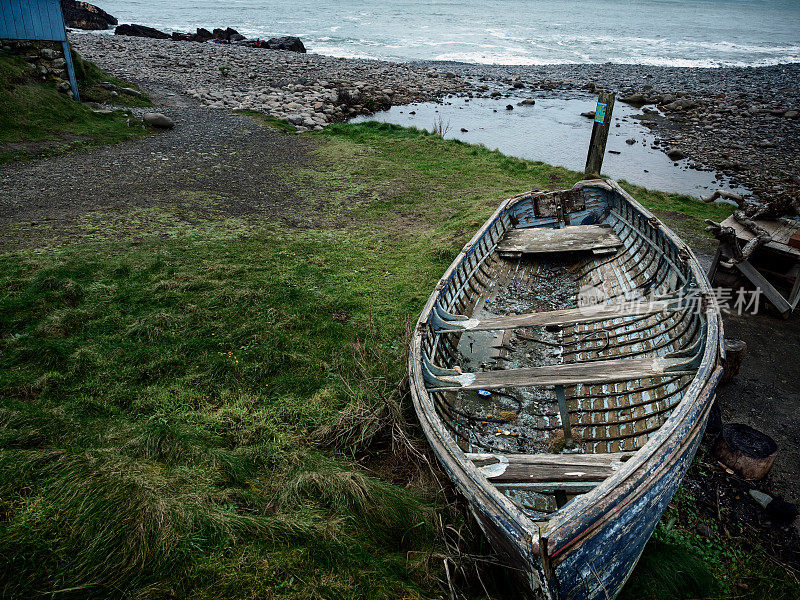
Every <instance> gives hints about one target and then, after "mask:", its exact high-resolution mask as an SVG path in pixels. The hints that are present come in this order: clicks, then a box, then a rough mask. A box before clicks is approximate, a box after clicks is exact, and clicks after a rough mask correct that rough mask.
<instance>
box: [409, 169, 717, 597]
mask: <svg viewBox="0 0 800 600" xmlns="http://www.w3.org/2000/svg"><path fill="white" fill-rule="evenodd" d="M721 340H722V322H721V319H720V315H719V310H718V307H717V304H716V302H715V300H714V297H713V294H712V293H711V289H710V286H709V283H708V281H707V279H706V277H705V275H704V273H703V270H702V269H701V268H700V265H699V264H698V262H697V259H696V258H695V256H694V255H693V253H692V252H691V250H690V249H689V248H688V247H687V246H686V245H685V244H684V243H683V242H682V241H681V240H680V239H679V238H678V237H677V236H676V235H675V234H674V233H673V232H671V231H670V230H669V229H668V228H667V227H665V226H664V225H663V224H662V223H661V222H660V221H659V220H658V219H657V218H656V217H655V216H653V215H652V214H651V213H649V212H648V211H647V210H646V209H644V208H643V207H642V206H641V205H640V204H638V203H637V202H636V201H635V200H634V199H633V198H632V197H631V196H630V195H628V194H627V193H626V192H625V191H624V190H623V189H622V188H620V186H619V185H618V184H617V183H616V182H613V181H608V180H593V181H584V182H581V183H579V184H577V185H576V186H575V187H573V188H572V189H569V190H563V191H559V192H550V193H528V194H522V195H519V196H516V197H514V198H510V199H508V200H505V201H504V202H503V203H502V204H501V205H500V207H499V208H498V209H497V211H496V212H495V213H494V215H492V217H491V218H490V219H489V220H488V221H487V222H486V223H485V224H484V225H483V226H482V227H481V228H480V230H479V231H478V232H477V233H476V234H475V236H474V237H473V238H472V239H471V240H470V242H469V243H468V244H467V245H466V246H465V247H464V249H463V250H462V252H461V253H460V254H459V256H458V257H457V258H456V260H455V261H453V263H452V265H451V266H450V268H449V269H448V270H447V271H446V273H445V274H444V276H443V277H442V279H441V281H440V282H439V284H438V285H437V287H436V289H435V291H434V292H433V294H431V296H430V298H429V300H428V302H427V304H426V305H425V308H424V309H423V311H422V314H421V316H420V318H419V321H418V323H417V328H416V330H415V332H414V336H413V340H412V344H411V354H410V359H409V370H410V380H411V390H412V397H413V401H414V405H415V408H416V411H417V415H418V416H419V419H420V422H421V424H422V427H423V429H424V432H425V435H426V437H427V438H428V440H429V442H430V444H431V446H432V447H433V450H434V452H435V453H436V455H437V457H438V459H439V461H440V463H441V464H442V466H443V468H444V469H445V471H446V472H447V473H448V475H449V476H450V477H451V478H452V480H453V481H454V482H455V484H456V486H457V487H458V489H459V491H460V492H461V493H462V494H463V495H464V496H465V497H466V499H467V501H468V502H469V503H470V506H471V508H472V511H473V513H474V515H475V517H476V518H477V520H478V522H479V523H480V525H481V527H482V528H483V530H484V532H485V533H486V535H487V536H488V538H489V539H490V540H491V542H492V544H493V546H494V548H495V550H496V551H497V552H498V553H499V554H501V555H502V556H503V557H504V558H505V560H506V561H507V564H508V566H509V568H510V572H512V573H514V574H516V575H518V576H520V577H521V579H522V581H523V584H524V586H525V587H526V588H527V589H528V590H529V593H530V595H532V596H533V597H538V598H558V599H574V600H579V599H583V598H603V599H605V598H613V597H615V596H616V595H617V593H618V592H619V591H620V589H621V588H622V586H623V585H624V583H625V581H626V579H627V577H628V576H629V575H630V573H631V571H632V570H633V567H634V566H635V564H636V561H637V560H638V558H639V556H640V555H641V552H642V550H643V549H644V546H645V543H646V542H647V540H648V538H649V537H650V535H651V533H652V532H653V529H654V528H655V525H656V523H657V522H658V520H659V518H660V516H661V514H662V512H663V511H664V509H665V508H666V506H667V504H668V503H669V501H670V500H671V498H672V496H673V494H674V493H675V491H676V490H677V488H678V485H679V484H680V481H681V479H682V478H683V476H684V474H685V473H686V470H687V468H688V466H689V463H690V462H691V460H692V457H693V456H694V454H695V452H696V450H697V447H698V444H699V443H700V439H701V438H702V435H703V431H704V429H705V424H706V420H707V417H708V413H709V410H710V407H711V403H712V401H713V398H714V390H715V387H716V384H717V381H718V379H719V377H720V375H721V372H722V370H721V366H720V365H721V357H722V352H723V349H722V343H721Z"/></svg>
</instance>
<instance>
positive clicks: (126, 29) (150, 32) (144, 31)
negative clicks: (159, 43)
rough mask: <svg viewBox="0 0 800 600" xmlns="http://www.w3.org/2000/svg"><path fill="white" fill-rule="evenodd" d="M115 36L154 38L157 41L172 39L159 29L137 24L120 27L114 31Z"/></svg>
mask: <svg viewBox="0 0 800 600" xmlns="http://www.w3.org/2000/svg"><path fill="white" fill-rule="evenodd" d="M114 35H131V36H133V37H144V38H153V39H156V40H168V39H170V37H171V36H170V35H169V34H168V33H164V32H163V31H159V30H158V29H153V28H152V27H146V26H145V25H135V24H132V25H120V26H118V27H117V28H116V29H115V30H114Z"/></svg>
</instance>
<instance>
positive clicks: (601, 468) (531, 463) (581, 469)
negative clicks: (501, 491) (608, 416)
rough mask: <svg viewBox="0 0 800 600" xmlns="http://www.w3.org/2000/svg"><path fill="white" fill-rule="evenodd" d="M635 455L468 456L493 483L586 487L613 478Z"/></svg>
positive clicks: (627, 453)
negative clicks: (580, 484) (582, 485)
mask: <svg viewBox="0 0 800 600" xmlns="http://www.w3.org/2000/svg"><path fill="white" fill-rule="evenodd" d="M633 455H634V453H633V452H616V453H608V454H483V453H479V454H478V453H476V454H467V458H468V459H469V460H471V461H472V464H474V465H475V466H476V467H478V469H479V470H480V471H481V473H483V474H484V475H485V476H486V478H487V479H488V480H489V481H491V482H493V483H511V482H515V483H516V482H519V483H551V484H555V483H557V482H558V483H585V482H599V481H603V480H604V479H606V478H607V477H610V476H611V475H613V474H614V473H615V472H616V471H617V470H619V468H620V467H621V466H622V464H623V463H624V462H625V461H626V460H628V459H629V458H630V457H632V456H633Z"/></svg>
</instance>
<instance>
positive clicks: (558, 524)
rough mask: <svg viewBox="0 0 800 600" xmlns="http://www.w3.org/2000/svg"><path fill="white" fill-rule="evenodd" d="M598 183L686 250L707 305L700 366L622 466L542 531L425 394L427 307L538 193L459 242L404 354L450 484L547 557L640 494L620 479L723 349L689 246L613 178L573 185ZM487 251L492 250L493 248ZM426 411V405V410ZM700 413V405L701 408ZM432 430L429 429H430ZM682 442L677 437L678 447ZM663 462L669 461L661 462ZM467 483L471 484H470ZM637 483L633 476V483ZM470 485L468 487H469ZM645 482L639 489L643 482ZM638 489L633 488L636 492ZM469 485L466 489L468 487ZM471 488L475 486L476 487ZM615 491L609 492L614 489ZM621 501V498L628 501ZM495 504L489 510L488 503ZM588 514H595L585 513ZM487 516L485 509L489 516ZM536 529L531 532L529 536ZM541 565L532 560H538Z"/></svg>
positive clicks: (695, 395) (643, 458)
mask: <svg viewBox="0 0 800 600" xmlns="http://www.w3.org/2000/svg"><path fill="white" fill-rule="evenodd" d="M592 187H595V188H596V187H599V188H602V189H605V190H607V191H609V192H612V193H616V194H618V195H619V196H620V197H621V199H622V201H624V202H627V203H628V204H629V205H630V206H631V208H632V209H633V210H635V211H636V212H638V213H639V214H640V216H642V217H644V218H645V219H647V220H648V221H650V222H651V223H652V222H653V221H652V220H653V219H655V221H656V223H657V225H653V227H655V228H657V229H658V230H660V232H661V233H662V234H663V235H664V237H665V240H666V242H668V243H669V245H671V246H672V247H673V249H674V250H676V251H678V252H685V254H684V255H683V256H685V257H686V260H685V262H686V263H687V266H688V268H689V272H690V273H689V274H690V277H689V278H688V279H689V280H691V279H693V280H694V282H693V283H694V284H695V285H697V286H698V288H699V292H700V293H702V294H704V295H705V296H706V297H707V298H708V307H707V309H706V311H705V314H704V315H701V316H700V318H705V321H706V326H707V329H706V336H705V349H704V353H703V357H702V360H701V363H700V366H699V368H698V370H697V372H696V373H695V375H694V377H693V379H692V382H691V383H690V385H689V389H688V390H687V391H686V392H685V393H684V395H683V398H682V399H681V401H680V402H679V403H678V404H677V405H676V406H675V407H674V409H673V413H672V414H671V415H670V416H669V417H668V418H667V420H666V421H665V422H664V423H663V424H662V425H661V427H660V428H659V430H658V431H656V432H654V433H653V434H652V437H651V438H650V439H648V441H647V442H646V443H645V444H644V445H643V446H642V447H641V448H639V449H638V450H637V451H636V453H635V454H634V456H633V457H632V458H631V459H629V460H628V461H626V462H625V463H624V464H623V465H622V467H621V468H620V469H619V470H618V471H617V472H616V473H614V474H613V475H611V476H610V477H608V478H606V479H605V480H604V481H603V483H602V484H601V485H599V486H597V487H596V488H594V489H593V490H592V491H590V492H587V493H585V494H582V495H580V496H578V497H576V498H574V499H573V500H572V501H571V502H570V503H569V504H568V505H567V506H565V507H564V508H562V509H560V510H559V511H556V512H555V513H554V514H553V515H552V516H551V517H550V518H549V520H548V522H547V523H548V527H547V535H546V536H543V535H542V532H541V529H540V527H539V525H538V524H537V523H536V522H534V521H533V520H531V519H530V518H529V517H528V516H527V515H525V513H524V512H523V511H522V510H520V509H519V508H518V507H517V506H516V505H514V504H513V503H512V502H511V501H510V500H509V499H508V498H507V497H506V496H505V495H504V494H503V493H502V492H501V491H500V490H498V489H497V488H496V487H495V486H494V485H493V484H491V482H489V481H488V479H486V478H485V477H484V475H483V474H482V473H480V471H479V470H478V469H477V468H476V467H475V466H474V465H472V463H471V461H470V460H469V459H467V457H466V455H465V453H464V452H463V450H462V449H461V448H460V446H458V444H457V442H456V441H455V439H454V438H453V436H452V434H451V433H450V432H449V431H448V430H447V428H446V426H445V423H444V422H443V421H442V419H441V417H440V415H439V414H438V412H437V411H436V409H435V406H434V403H433V401H432V397H431V395H430V394H429V393H428V391H427V389H426V388H425V386H424V383H423V378H422V367H421V361H422V352H423V349H422V339H423V334H424V332H425V328H426V327H427V324H428V320H429V317H430V314H431V312H432V310H433V307H434V304H435V303H436V302H437V301H438V299H439V297H440V296H441V292H442V289H443V288H444V287H445V286H447V285H448V284H449V283H450V281H451V280H452V276H453V273H454V271H455V270H456V269H457V268H458V267H459V266H460V265H461V263H462V262H463V260H464V259H465V258H466V257H467V256H468V255H469V253H470V252H471V251H472V249H473V247H474V245H475V244H476V243H478V242H479V241H480V239H481V238H482V237H483V236H484V234H485V233H486V231H487V230H488V229H489V228H490V227H492V226H493V225H494V224H495V222H496V221H497V220H498V219H499V218H501V217H502V215H503V213H504V212H505V211H506V210H507V209H508V208H510V207H511V206H512V205H514V204H516V203H518V202H521V201H523V200H526V199H529V198H531V197H532V196H534V195H535V194H537V192H526V193H523V194H518V195H516V196H513V197H511V198H508V199H506V200H504V201H502V202H501V203H500V205H499V206H498V208H497V209H496V210H495V212H494V213H493V214H492V215H491V216H490V217H489V218H488V219H487V220H486V222H485V223H484V224H483V225H482V226H481V227H480V228H479V229H478V231H477V232H476V233H475V234H474V235H473V236H472V238H471V239H470V241H469V242H468V243H467V244H466V245H465V246H464V247H463V249H462V251H461V252H460V253H459V255H458V256H456V257H455V259H454V260H453V262H452V263H451V265H450V266H449V267H448V269H447V270H446V271H445V273H444V274H443V276H442V277H441V278H440V280H439V283H438V284H437V286H436V288H435V289H434V291H433V292H432V293H431V295H430V297H429V298H428V301H427V303H426V304H425V307H424V308H423V310H422V312H421V314H420V317H419V319H418V321H417V328H416V330H415V333H414V338H413V341H412V348H411V350H412V351H411V353H410V355H409V363H410V368H411V371H412V374H413V375H414V377H413V378H412V379H413V381H412V386H411V389H412V399H413V400H414V404H415V408H417V414H418V417H419V419H420V422H421V423H422V424H423V430H424V431H425V433H426V437H427V438H428V441H429V443H431V445H432V446H433V447H434V451H435V452H436V454H437V457H438V458H439V460H440V462H446V463H447V467H448V468H447V470H448V471H449V473H448V474H449V475H451V477H453V479H454V483H456V484H457V486H458V487H459V489H461V491H462V493H465V494H467V495H471V496H472V497H473V499H475V500H478V498H477V495H478V494H479V495H480V496H483V497H484V498H485V499H487V500H489V501H490V502H491V504H488V505H487V504H486V503H485V502H484V503H482V504H481V505H480V506H479V507H478V508H480V510H482V511H484V512H490V513H494V514H495V515H497V516H498V517H500V519H501V520H502V521H506V522H507V519H508V518H509V517H510V518H511V519H512V520H513V521H514V525H517V526H518V527H514V529H517V528H519V529H526V530H527V532H528V534H529V535H528V536H527V537H529V538H530V543H531V548H530V551H532V552H533V553H534V554H536V555H539V556H540V557H541V556H542V554H543V553H542V551H541V549H540V542H541V540H542V539H544V537H546V538H547V540H548V550H547V552H545V553H544V554H546V555H550V556H553V557H554V558H555V557H556V556H558V555H559V554H561V552H562V551H563V550H565V549H566V548H567V547H569V546H570V545H571V543H572V542H574V541H576V539H577V538H578V534H579V533H580V532H581V531H584V530H585V529H587V528H586V527H584V528H583V529H581V528H573V529H574V532H573V533H570V532H568V531H566V529H567V527H566V526H567V525H568V524H573V525H574V524H575V523H576V522H587V521H588V522H592V520H594V521H598V520H601V519H602V518H603V515H604V514H605V513H608V512H609V510H610V507H611V506H612V505H616V504H618V502H617V501H618V500H619V499H620V498H622V497H623V496H625V497H627V496H630V495H631V494H633V496H632V497H631V498H629V499H628V502H630V501H631V500H632V499H633V498H634V497H636V496H638V495H639V494H640V493H644V491H645V489H646V486H641V485H624V484H625V482H626V481H627V480H628V479H630V478H631V477H632V476H634V475H635V474H636V473H637V472H639V471H640V470H642V468H643V467H646V466H647V464H648V463H650V462H652V461H653V460H654V458H655V457H657V456H658V451H659V449H660V448H662V447H663V446H664V445H665V444H666V443H667V442H668V441H669V440H670V438H671V436H672V434H673V433H674V432H675V431H676V430H677V429H678V428H679V426H680V425H681V423H683V421H684V420H685V419H686V418H687V417H688V416H689V415H690V414H693V412H692V411H693V409H695V408H696V406H697V404H698V402H700V401H705V402H708V398H707V397H705V396H708V394H703V392H704V390H706V388H708V386H709V384H711V383H713V381H714V378H715V377H718V375H717V371H718V361H717V357H719V356H722V355H723V352H724V350H723V348H722V322H721V319H720V315H719V308H718V306H717V303H716V299H715V298H714V295H713V294H712V293H711V286H710V284H709V283H708V280H707V279H706V276H705V273H704V272H703V270H702V268H701V267H700V264H699V262H698V260H697V257H696V256H695V254H694V253H693V252H692V250H691V249H690V248H689V247H688V245H686V243H685V242H683V240H681V238H680V237H679V236H677V234H675V233H674V232H673V231H672V230H670V229H669V228H668V227H667V226H666V225H664V223H663V222H661V221H660V219H658V218H657V217H655V215H653V214H652V213H651V212H650V211H648V210H647V209H646V208H644V207H643V206H642V205H641V204H639V202H637V201H636V200H635V199H634V198H633V197H631V196H630V195H629V194H628V193H627V192H625V190H623V189H622V188H621V187H620V186H619V184H618V183H617V182H615V181H613V180H602V179H599V180H597V179H596V180H588V181H581V182H579V183H577V184H575V186H573V189H583V188H592ZM492 250H493V249H492ZM713 388H714V386H712V387H711V392H710V394H711V396H713ZM429 411H433V415H435V417H433V416H432V415H431V414H430V412H429ZM706 412H707V411H706ZM701 416H702V415H701ZM434 434H435V435H434ZM680 445H681V444H678V447H680ZM664 464H669V463H668V461H664ZM647 475H648V474H647V473H645V474H644V477H639V478H638V479H639V480H646V479H647ZM470 483H471V484H473V485H472V486H470V485H469V484H470ZM637 483H638V482H637ZM472 487H474V489H470V488H472ZM643 487H644V488H645V489H642V488H643ZM637 491H638V492H639V494H637ZM470 492H471V493H470ZM476 492H477V493H476ZM615 492H616V493H615ZM628 502H626V503H625V504H627V503H628ZM492 509H494V510H492ZM590 515H592V516H593V517H594V518H593V519H592V518H590ZM490 516H491V515H490ZM534 536H536V538H534ZM515 537H517V538H518V539H524V538H525V537H526V536H524V535H516V536H515ZM550 556H545V557H543V558H544V559H545V560H544V561H542V562H547V563H550V560H549V559H550ZM542 566H543V565H539V567H542ZM552 568H553V564H549V565H548V570H551V569H552Z"/></svg>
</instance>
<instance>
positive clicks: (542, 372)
mask: <svg viewBox="0 0 800 600" xmlns="http://www.w3.org/2000/svg"><path fill="white" fill-rule="evenodd" d="M688 362H689V361H688V360H687V359H686V358H661V357H656V358H653V357H648V358H626V359H617V360H600V361H596V362H582V363H568V364H560V365H550V366H546V367H528V368H523V369H508V370H501V371H482V372H479V373H461V374H460V375H448V376H440V377H439V380H440V381H441V382H442V383H444V384H445V386H444V387H440V388H439V389H442V390H444V389H455V390H458V389H461V390H492V389H500V388H509V387H527V386H545V385H554V386H566V385H577V384H580V383H583V384H598V383H614V382H617V381H628V380H631V379H644V378H646V377H661V376H665V375H688V374H693V373H694V372H695V371H694V369H692V368H690V367H689V366H688ZM450 383H452V387H450V386H449V385H448V384H450Z"/></svg>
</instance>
